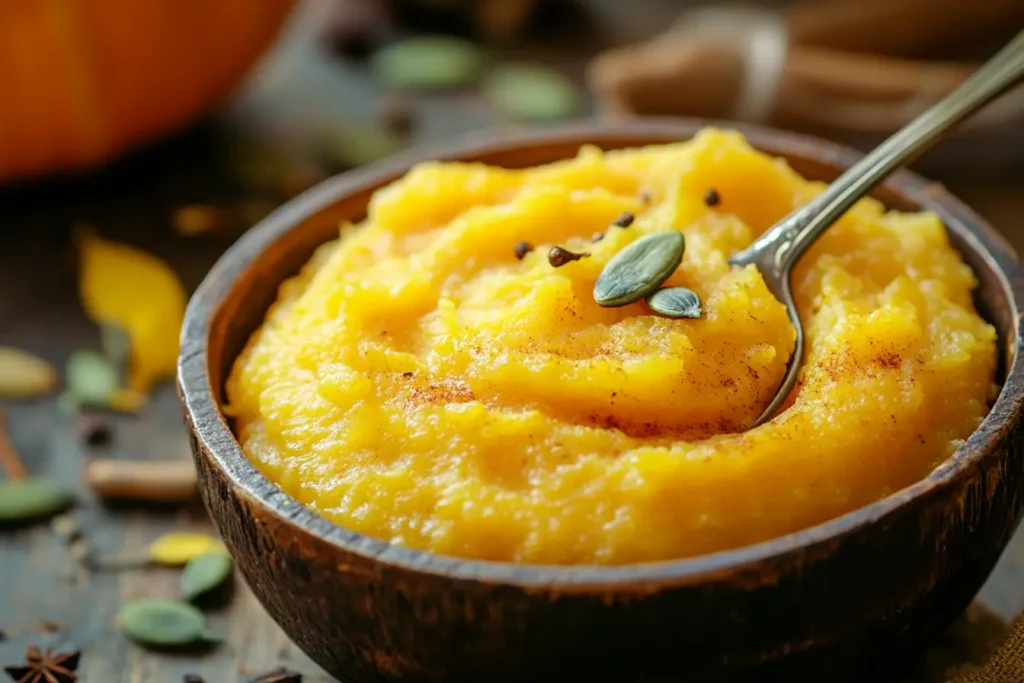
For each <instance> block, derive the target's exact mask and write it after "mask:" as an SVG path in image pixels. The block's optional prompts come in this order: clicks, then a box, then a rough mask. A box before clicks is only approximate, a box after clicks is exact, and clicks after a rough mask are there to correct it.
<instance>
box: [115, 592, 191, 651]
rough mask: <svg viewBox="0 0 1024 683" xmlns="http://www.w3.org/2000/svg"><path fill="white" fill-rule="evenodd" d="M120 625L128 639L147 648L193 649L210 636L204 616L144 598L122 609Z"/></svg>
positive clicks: (178, 604) (171, 603)
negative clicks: (191, 647)
mask: <svg viewBox="0 0 1024 683" xmlns="http://www.w3.org/2000/svg"><path fill="white" fill-rule="evenodd" d="M117 623H118V626H119V627H120V629H121V630H122V631H123V632H124V633H125V635H127V636H128V637H129V638H131V639H132V640H134V641H136V642H139V643H142V644H143V645H156V646H163V647H169V646H174V645H189V644H191V643H194V642H196V641H197V640H200V639H205V635H206V618H205V617H203V613H202V612H200V611H199V610H197V609H196V608H195V607H193V606H192V605H186V604H185V603H183V602H176V601H174V600H164V599H162V598H140V599H139V600H133V601H131V602H129V603H126V604H124V605H122V606H121V609H120V611H118V613H117Z"/></svg>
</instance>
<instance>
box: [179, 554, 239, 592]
mask: <svg viewBox="0 0 1024 683" xmlns="http://www.w3.org/2000/svg"><path fill="white" fill-rule="evenodd" d="M231 567H232V564H231V557H230V556H229V555H228V554H227V553H224V552H219V551H214V552H212V553H204V554H203V555H199V556H198V557H194V558H192V559H191V560H189V563H188V564H187V565H185V570H184V571H183V572H182V574H181V597H182V598H183V599H185V600H187V601H188V602H192V601H194V600H196V599H197V598H200V597H202V596H204V595H207V594H209V593H210V592H212V591H214V590H216V589H218V588H220V587H221V586H223V585H224V584H225V583H227V581H228V579H230V578H231Z"/></svg>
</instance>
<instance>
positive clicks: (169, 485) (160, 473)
mask: <svg viewBox="0 0 1024 683" xmlns="http://www.w3.org/2000/svg"><path fill="white" fill-rule="evenodd" d="M84 478H85V482H86V483H87V484H88V485H89V488H91V489H92V491H93V492H94V493H95V494H96V495H97V496H99V497H100V498H103V499H105V500H134V501H143V502H160V503H185V502H188V501H191V500H194V499H195V498H196V497H197V496H198V495H199V483H198V477H197V475H196V469H195V466H194V465H193V464H192V461H191V460H116V459H107V458H93V459H91V460H89V462H88V463H86V465H85V470H84Z"/></svg>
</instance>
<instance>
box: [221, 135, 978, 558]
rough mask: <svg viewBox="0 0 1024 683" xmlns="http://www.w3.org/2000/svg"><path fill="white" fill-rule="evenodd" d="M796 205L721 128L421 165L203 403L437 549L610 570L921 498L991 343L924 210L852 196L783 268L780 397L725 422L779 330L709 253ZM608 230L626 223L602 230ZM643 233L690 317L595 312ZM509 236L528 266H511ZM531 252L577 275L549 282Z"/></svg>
mask: <svg viewBox="0 0 1024 683" xmlns="http://www.w3.org/2000/svg"><path fill="white" fill-rule="evenodd" d="M709 188H714V189H715V190H717V193H718V195H719V197H720V202H719V203H718V204H717V205H715V206H708V205H707V204H706V203H705V201H704V196H705V193H706V191H707V190H708V189H709ZM820 188H821V185H820V184H817V183H811V182H808V181H805V180H803V179H802V178H800V177H799V176H798V175H797V174H796V173H795V172H793V171H792V170H791V169H790V168H789V167H788V166H787V165H786V164H785V163H784V162H783V161H781V160H776V159H773V158H770V157H768V156H766V155H763V154H761V153H759V152H756V151H754V150H752V149H751V148H750V147H749V146H748V145H747V143H746V142H745V141H744V140H743V138H742V137H741V136H740V135H738V134H736V133H732V132H726V131H719V130H706V131H704V132H702V133H701V134H699V135H698V136H697V137H696V138H695V139H694V140H692V141H688V142H682V143H678V144H670V145H664V146H654V147H647V148H642V149H632V150H623V151H615V152H601V151H600V150H598V149H596V148H591V147H584V148H583V149H581V150H580V152H579V155H578V156H577V157H576V158H574V159H571V160H566V161H562V162H559V163H555V164H551V165H547V166H541V167H538V168H532V169H527V170H505V169H500V168H492V167H487V166H483V165H479V164H461V163H425V164H421V165H419V166H417V167H415V168H414V169H412V170H411V171H410V172H409V173H408V174H407V175H406V176H405V177H404V178H403V179H401V180H399V181H398V182H396V183H394V184H393V185H391V186H389V187H387V188H384V189H382V190H380V191H378V192H377V193H376V194H375V196H374V197H373V200H372V202H371V203H370V207H369V212H368V218H367V219H366V220H365V221H364V222H363V223H362V224H360V225H358V226H343V227H342V229H341V235H340V239H339V240H338V241H336V242H332V243H331V244H328V245H325V246H324V247H322V248H321V249H320V250H319V252H318V253H317V254H316V256H315V257H314V258H313V259H312V261H311V262H310V264H309V265H307V266H306V268H305V269H304V270H303V271H302V273H301V274H300V275H298V276H297V277H295V278H293V279H291V280H289V281H288V282H286V283H285V284H284V285H283V286H282V287H281V292H280V298H279V300H278V302H277V303H276V304H275V305H274V307H273V308H272V309H271V311H270V312H269V314H268V316H267V319H266V322H265V324H264V325H263V326H262V327H261V328H260V329H259V330H258V331H257V332H256V333H255V334H254V335H253V337H252V339H251V340H250V342H249V344H248V346H247V348H246V349H245V351H244V352H243V353H242V355H241V356H240V357H239V358H238V360H237V362H236V364H235V366H234V368H233V371H232V373H231V376H230V379H229V380H228V385H227V392H228V400H229V403H230V405H229V406H228V408H227V410H228V412H229V414H230V415H232V416H234V417H235V418H236V431H237V434H238V436H239V439H240V441H241V443H242V446H243V448H244V450H245V453H246V454H247V456H248V457H249V458H250V459H251V460H252V461H253V462H254V463H255V464H256V465H257V466H258V467H259V469H260V470H261V471H262V472H263V473H264V474H265V475H266V476H267V477H269V478H270V479H271V480H272V481H274V482H276V483H277V484H279V485H280V486H281V488H283V489H284V490H285V491H286V492H287V493H289V494H290V495H291V496H293V497H294V498H296V499H297V500H299V501H301V502H302V503H304V504H306V505H308V506H310V507H312V508H313V509H315V510H316V511H317V512H319V513H320V514H321V515H323V516H325V517H327V518H328V519H331V520H333V521H335V522H337V523H338V524H340V525H341V526H343V527H346V528H348V529H353V530H356V531H360V532H363V533H366V534H369V535H371V536H374V537H377V538H381V539H385V540H388V541H392V542H395V543H399V544H403V545H406V546H410V547H414V548H420V549H425V550H430V551H434V552H438V553H442V554H447V555H456V556H463V557H474V558H483V559H488V560H502V561H512V562H531V563H547V564H574V563H581V564H594V563H596V564H622V563H630V562H641V561H650V560H665V559H670V558H680V557H686V556H691V555H696V554H700V553H707V552H711V551H717V550H722V549H727V548H733V547H737V546H741V545H745V544H749V543H752V542H756V541H760V540H764V539H767V538H771V537H774V536H778V535H780V534H784V533H787V532H791V531H794V530H797V529H801V528H804V527H807V526H809V525H813V524H815V523H818V522H822V521H824V520H827V519H829V518H832V517H835V516H837V515H839V514H842V513H844V512H847V511H849V510H852V509H854V508H857V507H859V506H862V505H865V504H867V503H870V502H872V501H874V500H876V499H878V498H880V497H882V496H884V495H886V494H887V493H889V492H892V491H894V490H897V489H899V488H901V487H903V486H905V485H907V484H910V483H911V482H913V481H915V480H917V479H920V478H922V477H923V476H925V475H926V474H927V473H928V472H929V471H930V470H931V469H932V468H933V467H934V466H935V465H936V464H938V463H939V462H940V461H942V460H943V459H944V458H946V457H947V456H948V455H949V454H950V453H951V452H952V450H954V449H955V448H956V446H957V444H958V443H959V440H961V439H964V438H966V437H967V436H968V435H969V434H970V433H971V432H972V431H973V430H974V429H975V428H976V427H977V426H978V424H979V422H980V420H981V419H982V417H983V416H984V414H985V412H986V410H987V407H986V406H987V404H986V399H987V396H988V394H989V392H990V388H991V383H992V379H993V372H994V367H995V331H994V329H993V328H992V327H991V326H989V325H988V324H986V323H985V322H984V321H983V320H982V319H981V318H980V317H979V316H978V315H977V313H976V312H975V310H974V308H973V306H972V303H971V290H972V288H973V287H974V286H975V279H974V276H973V275H972V273H971V271H970V269H969V268H968V267H967V266H966V265H965V264H964V263H963V262H962V260H961V258H960V256H959V255H958V254H957V252H956V251H954V250H953V248H952V247H951V246H950V244H949V242H948V240H947V237H946V234H945V232H944V230H943V227H942V225H941V222H940V221H939V220H938V218H937V217H935V216H934V215H931V214H927V213H920V214H901V213H895V212H886V211H885V209H884V208H883V206H882V205H881V204H879V203H878V202H876V201H873V200H864V201H862V202H860V203H859V204H858V205H857V206H856V207H855V208H854V209H852V210H851V211H850V212H849V213H848V214H847V215H846V216H845V217H844V218H843V219H842V220H840V221H839V222H838V223H837V224H836V225H835V226H833V227H832V228H831V229H830V230H829V231H828V232H827V233H826V234H825V235H824V236H823V237H822V238H821V239H820V241H819V242H818V243H817V244H816V245H815V246H814V248H813V249H812V250H811V252H810V253H809V254H808V255H807V256H805V257H804V259H803V260H802V262H801V264H800V266H799V268H798V269H797V272H796V273H795V275H794V278H793V285H794V288H795V293H796V298H797V301H798V305H799V307H800V310H801V314H802V315H803V317H804V320H805V321H806V328H807V329H806V331H807V335H808V351H807V357H806V366H805V369H804V372H803V375H802V379H801V382H800V385H799V388H798V389H797V390H796V392H795V398H793V399H792V400H791V402H790V403H789V404H788V406H787V407H786V409H785V410H784V411H783V412H782V413H781V414H779V415H778V416H777V417H776V418H775V419H774V420H772V421H771V422H770V423H768V424H766V425H763V426H761V427H758V428H756V429H753V430H749V431H744V426H745V425H748V424H750V423H751V422H752V421H753V419H754V418H755V417H756V416H757V413H758V411H759V409H760V408H761V407H762V406H763V405H764V404H765V403H766V402H767V401H768V399H769V398H770V397H771V395H772V393H773V391H774V390H775V388H776V387H777V386H778V384H779V383H780V382H781V380H782V376H783V372H784V369H785V364H786V360H787V358H788V356H789V354H790V353H791V351H792V349H793V345H794V332H793V329H792V327H791V326H790V325H789V323H788V321H787V318H786V314H785V310H784V308H783V307H782V305H781V304H779V303H778V302H777V301H775V300H774V298H773V297H772V296H771V295H770V294H769V292H768V290H767V289H766V288H765V285H764V283H763V281H762V279H761V276H760V275H759V273H758V271H757V270H756V269H755V268H754V267H752V266H751V267H747V268H731V267H730V266H729V265H728V263H727V258H728V257H729V255H730V254H732V253H734V252H736V251H738V250H740V249H741V248H743V247H745V246H746V245H748V244H749V243H750V242H751V241H752V240H753V239H754V237H755V236H756V235H758V234H760V233H761V232H762V231H764V230H765V229H766V228H767V227H769V226H770V225H771V224H772V223H774V222H775V221H776V220H777V219H779V218H781V217H782V216H784V215H785V214H786V213H788V212H789V211H791V210H792V209H793V208H795V207H796V206H798V205H800V204H802V203H804V202H806V201H807V200H808V198H810V197H811V196H813V195H814V194H815V193H816V192H817V191H819V190H820ZM624 211H630V212H633V213H635V214H636V220H635V222H634V223H633V224H632V225H631V226H630V227H628V228H619V227H611V223H612V222H613V221H614V220H615V219H616V218H617V217H618V216H619V215H620V214H621V213H622V212H624ZM665 230H679V231H681V232H682V233H683V234H684V235H685V238H686V252H685V255H684V257H683V262H682V265H681V266H680V268H679V269H678V271H677V272H676V273H675V274H674V275H673V276H672V277H671V279H670V280H669V281H668V283H666V284H667V285H682V286H685V287H689V288H691V289H692V290H694V291H695V292H697V293H698V294H699V295H700V296H701V298H702V300H703V301H704V307H705V315H704V317H703V318H702V319H699V320H672V319H667V318H664V317H659V316H656V315H654V314H652V313H651V311H650V310H649V309H648V308H647V307H646V304H644V303H643V302H639V303H635V304H630V305H628V306H625V307H622V308H611V309H608V308H601V307H599V306H598V305H597V304H595V302H594V300H593V297H592V289H593V286H594V281H595V279H596V278H597V276H598V274H599V273H600V272H601V269H602V267H603V266H604V264H605V263H606V262H607V261H608V259H609V258H611V256H612V255H613V254H615V253H616V252H617V251H619V250H620V249H621V248H622V247H624V246H625V245H626V244H628V243H629V242H630V241H632V240H634V239H636V238H637V237H639V236H641V235H644V234H648V233H653V232H659V231H665ZM595 232H603V233H605V237H604V239H602V240H600V241H598V242H595V243H592V242H591V237H592V235H593V234H594V233H595ZM521 240H525V241H527V242H529V243H530V244H532V245H534V246H535V247H536V249H535V250H534V251H532V252H531V253H529V254H527V255H526V256H525V258H523V259H522V260H521V261H520V260H518V259H517V258H516V256H515V254H514V247H515V245H516V243H517V242H519V241H521ZM553 245H561V246H564V247H566V248H568V249H571V250H572V251H575V252H589V253H590V256H589V257H587V258H584V259H581V260H579V261H575V262H572V263H568V264H566V265H564V266H561V267H559V268H554V267H552V266H551V265H550V264H549V263H548V260H547V252H548V250H549V249H550V247H551V246H553Z"/></svg>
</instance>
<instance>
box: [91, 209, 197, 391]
mask: <svg viewBox="0 0 1024 683" xmlns="http://www.w3.org/2000/svg"><path fill="white" fill-rule="evenodd" d="M75 237H76V241H77V244H78V247H79V259H80V268H79V294H80V296H81V299H82V306H83V307H84V308H85V312H86V313H87V314H88V315H89V317H90V318H91V319H92V320H93V321H94V322H95V323H96V324H98V325H105V324H110V325H116V326H118V327H121V328H122V329H124V331H125V332H126V333H127V334H128V337H129V338H130V339H131V358H132V364H131V365H132V367H131V371H130V376H129V381H128V388H129V389H130V390H132V391H134V392H145V391H148V390H149V388H150V387H151V386H152V384H153V383H154V382H156V381H158V380H161V379H163V378H165V377H169V376H171V375H172V374H174V371H175V368H176V366H177V360H178V336H179V333H180V331H181V322H182V319H183V317H184V315H185V290H184V288H183V287H182V285H181V281H180V280H179V279H178V276H177V275H176V274H175V273H174V271H173V270H171V268H170V267H169V266H168V265H167V264H166V263H164V262H163V261H161V260H160V259H158V258H156V257H155V256H153V255H151V254H147V253H146V252H144V251H141V250H139V249H136V248H134V247H131V246H128V245H126V244H120V243H117V242H112V241H109V240H105V239H103V238H101V237H100V236H99V235H97V234H96V232H95V231H94V230H92V229H91V228H86V227H80V228H79V229H78V230H77V232H76V235H75Z"/></svg>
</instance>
